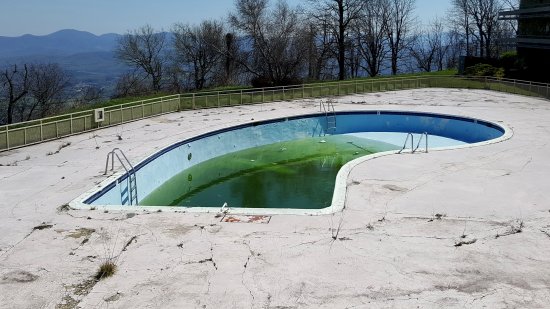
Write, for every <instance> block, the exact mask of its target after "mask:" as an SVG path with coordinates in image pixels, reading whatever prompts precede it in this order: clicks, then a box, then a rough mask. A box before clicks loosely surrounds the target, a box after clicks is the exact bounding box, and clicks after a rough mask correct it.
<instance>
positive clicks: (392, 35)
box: [387, 0, 416, 75]
mask: <svg viewBox="0 0 550 309" xmlns="http://www.w3.org/2000/svg"><path fill="white" fill-rule="evenodd" d="M388 1H389V8H390V14H389V16H390V17H389V22H388V28H387V29H388V30H387V35H388V44H389V47H390V61H391V73H392V75H396V74H397V70H398V62H399V60H400V59H401V58H402V54H403V52H404V51H406V50H407V48H408V46H409V44H410V40H408V36H409V34H410V33H411V31H412V28H413V26H414V25H415V23H416V20H415V19H414V16H413V13H414V5H415V0H388Z"/></svg>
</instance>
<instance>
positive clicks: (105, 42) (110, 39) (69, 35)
mask: <svg viewBox="0 0 550 309" xmlns="http://www.w3.org/2000/svg"><path fill="white" fill-rule="evenodd" d="M119 37H120V35H119V34H114V33H109V34H103V35H100V36H97V35H95V34H92V33H89V32H85V31H78V30H72V29H66V30H60V31H57V32H54V33H52V34H48V35H44V36H36V35H30V34H25V35H23V36H19V37H2V36H0V58H13V57H26V56H33V55H49V56H67V55H74V54H77V53H89V52H105V51H109V52H111V51H113V49H114V47H115V46H116V42H117V39H118V38H119Z"/></svg>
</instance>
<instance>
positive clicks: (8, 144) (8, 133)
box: [6, 125, 10, 150]
mask: <svg viewBox="0 0 550 309" xmlns="http://www.w3.org/2000/svg"><path fill="white" fill-rule="evenodd" d="M6 147H7V150H10V126H9V125H7V126H6Z"/></svg>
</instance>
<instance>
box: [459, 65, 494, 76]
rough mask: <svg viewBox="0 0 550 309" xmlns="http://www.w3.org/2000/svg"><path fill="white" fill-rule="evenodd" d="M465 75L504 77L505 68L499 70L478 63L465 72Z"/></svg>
mask: <svg viewBox="0 0 550 309" xmlns="http://www.w3.org/2000/svg"><path fill="white" fill-rule="evenodd" d="M464 75H468V76H494V77H497V78H503V77H504V68H497V67H494V66H492V65H490V64H486V63H478V64H476V65H473V66H471V67H467V68H466V69H465V70H464Z"/></svg>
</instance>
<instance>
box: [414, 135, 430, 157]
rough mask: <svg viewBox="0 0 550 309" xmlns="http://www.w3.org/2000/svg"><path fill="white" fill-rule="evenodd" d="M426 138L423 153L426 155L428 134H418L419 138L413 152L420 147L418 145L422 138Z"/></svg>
mask: <svg viewBox="0 0 550 309" xmlns="http://www.w3.org/2000/svg"><path fill="white" fill-rule="evenodd" d="M424 136H426V139H425V152H426V153H427V152H428V132H422V133H421V134H420V138H419V139H418V143H417V144H416V147H415V148H414V150H413V152H415V151H416V150H418V147H420V143H421V142H422V138H423V137H424Z"/></svg>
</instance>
